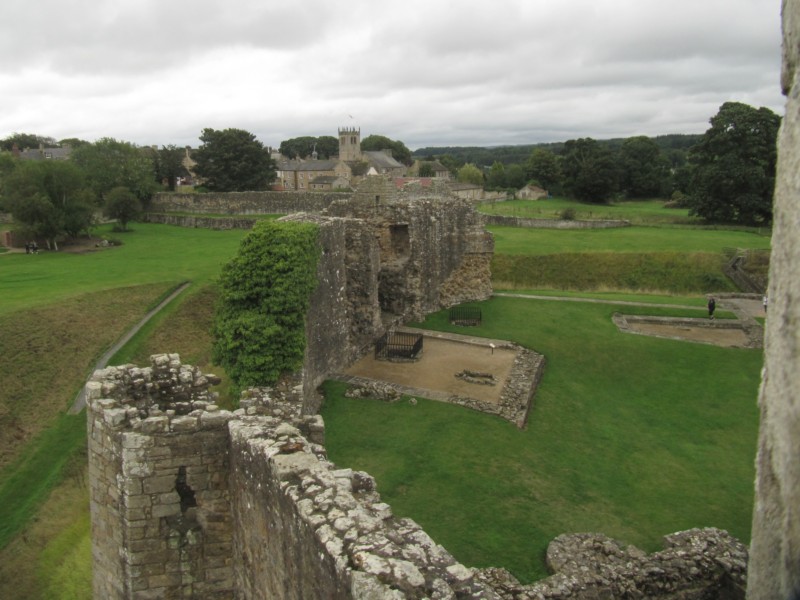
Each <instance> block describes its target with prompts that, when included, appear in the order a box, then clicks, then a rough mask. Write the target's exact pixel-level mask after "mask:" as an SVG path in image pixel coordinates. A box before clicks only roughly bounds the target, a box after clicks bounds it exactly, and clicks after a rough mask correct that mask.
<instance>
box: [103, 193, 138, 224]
mask: <svg viewBox="0 0 800 600" xmlns="http://www.w3.org/2000/svg"><path fill="white" fill-rule="evenodd" d="M103 212H104V213H105V215H106V216H107V217H109V218H111V219H116V220H117V223H119V227H118V229H119V230H120V231H127V230H128V223H129V222H130V221H134V220H136V218H138V217H139V215H140V214H141V212H142V203H141V202H139V199H138V198H137V197H136V196H135V195H134V194H133V192H131V191H130V190H129V189H128V188H126V187H122V186H120V187H115V188H114V189H113V190H111V191H110V192H108V194H106V205H105V208H104V211H103Z"/></svg>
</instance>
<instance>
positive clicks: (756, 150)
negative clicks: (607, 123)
mask: <svg viewBox="0 0 800 600" xmlns="http://www.w3.org/2000/svg"><path fill="white" fill-rule="evenodd" d="M780 122H781V119H780V117H779V116H778V115H776V114H775V113H774V112H772V111H771V110H770V109H768V108H764V107H762V108H755V107H752V106H749V105H747V104H742V103H740V102H726V103H724V104H723V105H722V106H721V107H720V109H719V112H718V113H717V114H716V115H715V116H714V117H712V118H711V119H710V123H711V127H710V128H709V129H708V130H707V131H706V132H705V133H704V134H702V135H669V136H659V137H656V138H651V137H647V136H635V137H630V138H627V139H621V140H617V139H615V140H605V141H598V140H595V139H592V138H589V137H586V138H578V139H573V140H568V141H566V142H563V143H558V144H541V145H536V146H533V147H530V146H528V147H527V148H532V149H531V150H530V152H529V153H528V154H527V155H526V156H525V157H524V160H520V161H519V162H510V163H509V162H504V159H507V158H508V157H509V156H511V153H510V150H509V147H502V148H495V149H476V148H465V149H460V150H459V149H457V148H447V150H448V152H446V153H444V154H439V155H437V154H432V153H430V152H431V150H432V149H431V148H425V149H422V150H417V151H416V152H415V153H414V154H415V156H420V155H424V156H425V159H427V160H434V159H435V160H438V161H439V162H440V163H441V164H443V165H444V166H445V167H447V168H448V169H449V170H450V171H451V172H452V173H453V175H454V176H455V177H456V178H457V179H458V180H459V181H464V182H469V183H476V184H483V185H485V187H486V188H487V189H493V190H503V189H508V190H515V189H520V188H522V187H523V186H524V185H525V184H526V183H532V184H535V185H539V186H541V187H542V188H544V189H546V190H547V191H549V192H550V193H551V194H553V195H559V196H567V197H570V198H573V199H575V200H578V201H581V202H593V203H605V202H609V201H611V200H624V199H648V198H665V199H671V200H672V201H673V202H674V205H677V206H683V207H688V208H689V209H690V214H693V215H696V216H699V217H702V218H703V219H705V220H707V221H710V222H720V223H739V224H745V225H766V224H769V223H771V221H772V193H773V189H774V184H775V164H776V160H777V150H776V142H777V134H778V128H779V127H780ZM478 150H482V152H479V151H478ZM426 153H427V154H426ZM515 156H517V157H519V154H518V153H517V154H516V155H515ZM458 157H462V158H458ZM463 157H479V158H481V157H483V158H484V159H485V158H488V157H491V158H492V161H491V163H488V164H487V163H477V164H476V163H474V162H465V159H464V158H463ZM423 164H424V163H423Z"/></svg>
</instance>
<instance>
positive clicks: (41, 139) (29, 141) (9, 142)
mask: <svg viewBox="0 0 800 600" xmlns="http://www.w3.org/2000/svg"><path fill="white" fill-rule="evenodd" d="M14 144H16V145H17V148H19V149H20V150H25V149H26V148H38V147H39V145H40V144H41V145H42V146H45V147H50V148H52V147H54V146H58V143H57V142H56V141H55V139H53V138H51V137H47V136H43V135H36V134H35V133H12V134H11V135H10V136H8V137H6V138H3V139H2V140H0V149H2V150H11V149H12V148H13V147H14Z"/></svg>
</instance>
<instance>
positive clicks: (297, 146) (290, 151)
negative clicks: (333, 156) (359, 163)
mask: <svg viewBox="0 0 800 600" xmlns="http://www.w3.org/2000/svg"><path fill="white" fill-rule="evenodd" d="M316 144H317V138H315V137H312V136H308V135H307V136H302V137H296V138H291V139H288V140H284V141H282V142H281V145H280V146H279V147H278V152H280V153H281V154H282V155H283V156H287V157H289V158H307V157H310V156H311V153H312V152H313V150H314V147H315V146H316ZM336 151H337V152H338V151H339V142H338V140H337V142H336Z"/></svg>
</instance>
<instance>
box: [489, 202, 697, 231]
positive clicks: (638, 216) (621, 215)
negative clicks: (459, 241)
mask: <svg viewBox="0 0 800 600" xmlns="http://www.w3.org/2000/svg"><path fill="white" fill-rule="evenodd" d="M664 202H665V201H664V200H625V201H621V202H613V203H611V204H592V203H588V202H578V201H576V200H568V199H566V198H546V199H544V200H509V201H505V202H485V203H483V204H479V205H478V210H479V211H480V212H483V213H486V214H490V215H492V214H495V215H506V216H510V217H522V218H527V219H560V218H561V213H562V212H563V211H564V210H566V209H572V210H573V211H575V218H576V219H589V220H591V219H620V220H625V221H630V222H631V223H635V224H641V223H649V224H659V225H666V224H701V223H702V221H701V220H700V219H697V218H696V217H690V216H689V209H688V208H664Z"/></svg>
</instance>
